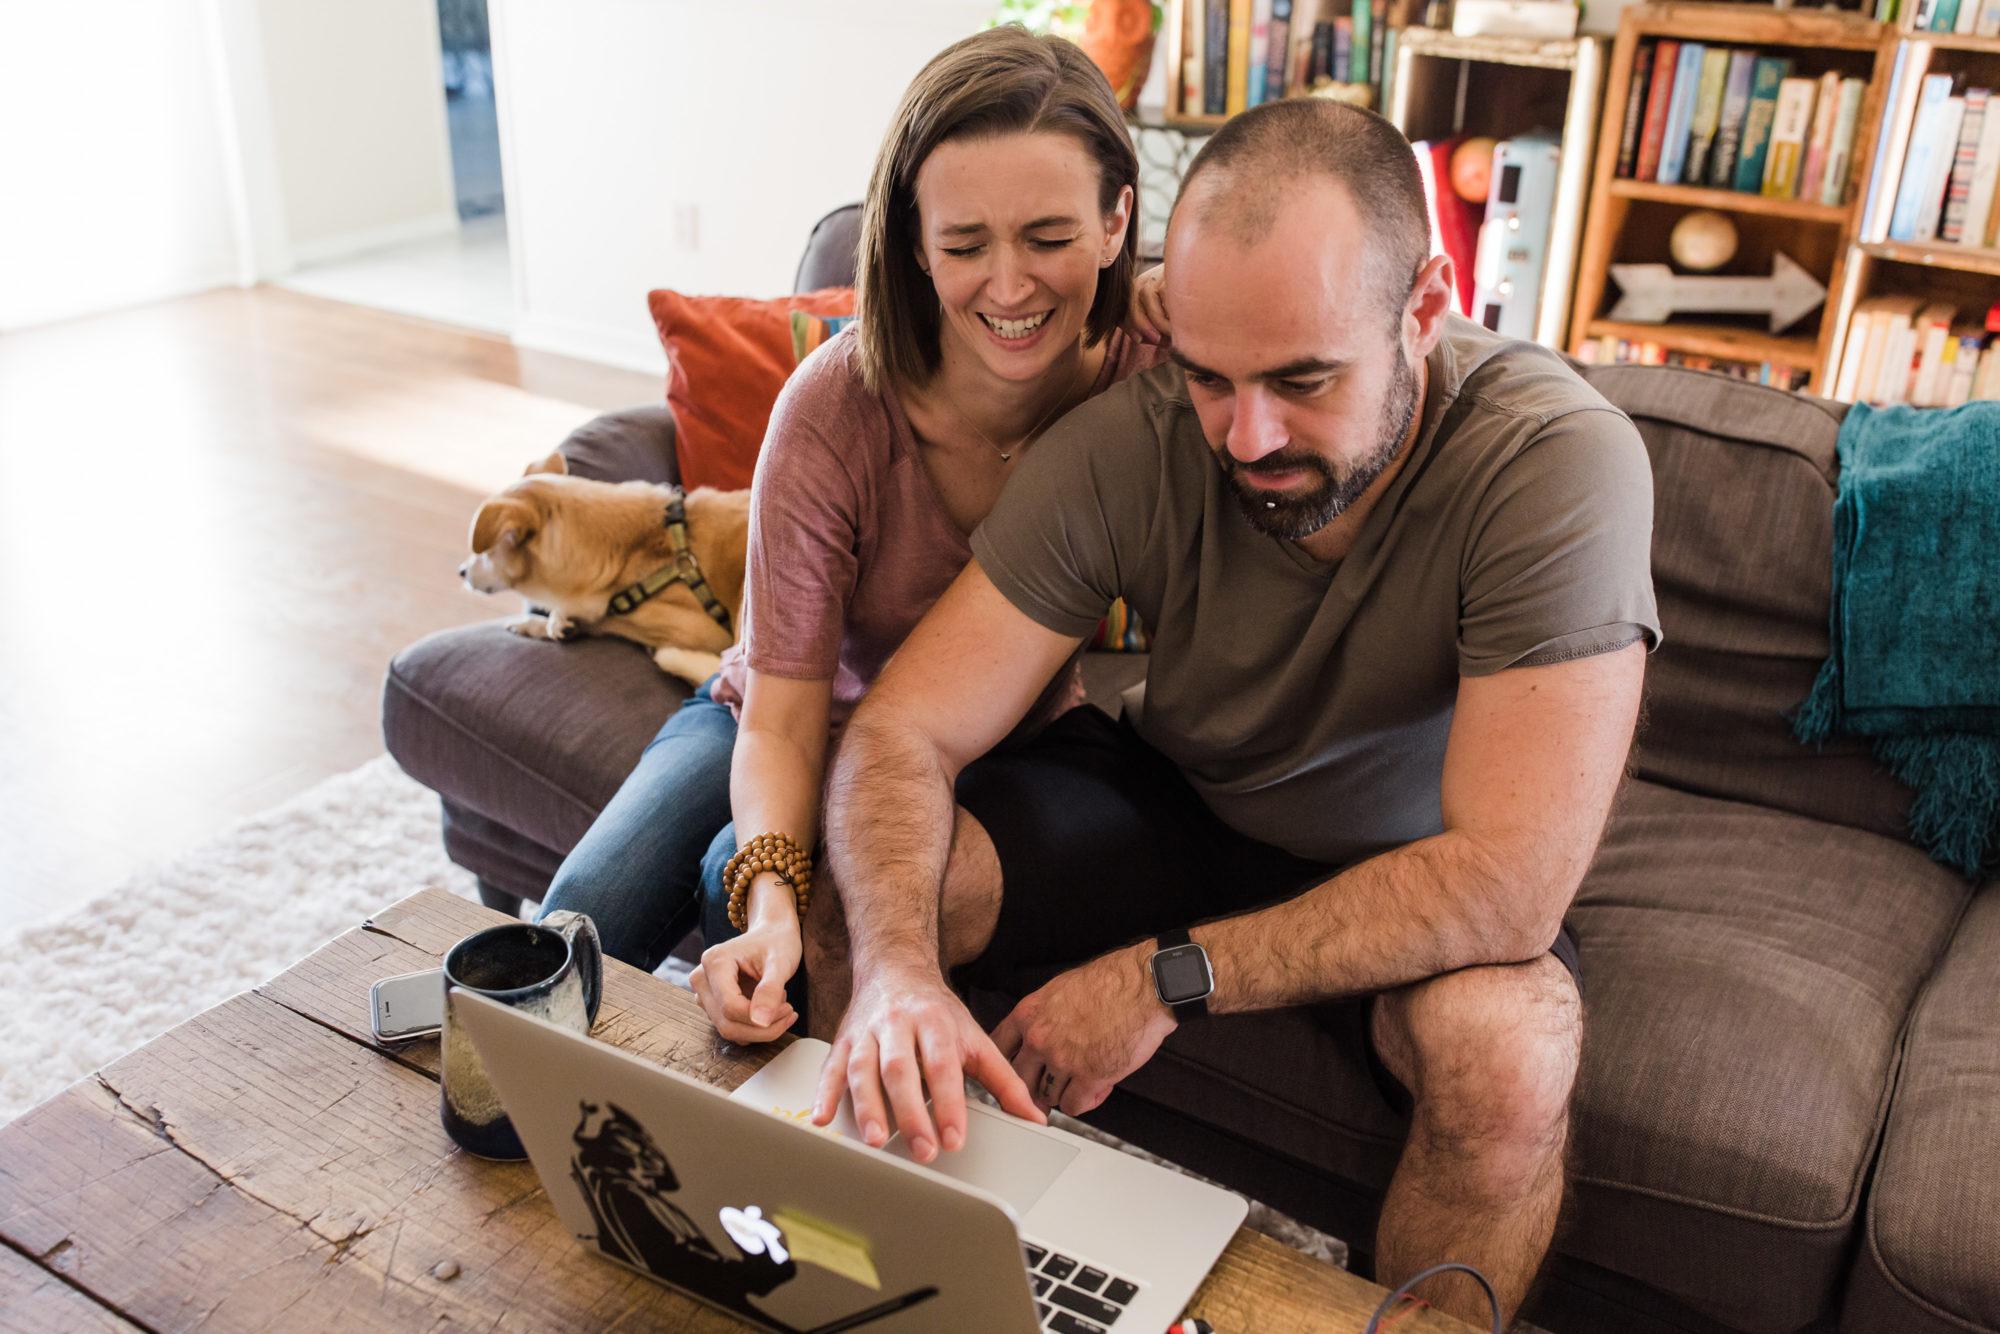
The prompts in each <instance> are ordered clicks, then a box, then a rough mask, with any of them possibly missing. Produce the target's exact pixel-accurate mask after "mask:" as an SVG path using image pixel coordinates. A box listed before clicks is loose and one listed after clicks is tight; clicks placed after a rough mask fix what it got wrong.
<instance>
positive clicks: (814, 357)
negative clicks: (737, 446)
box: [764, 327, 895, 459]
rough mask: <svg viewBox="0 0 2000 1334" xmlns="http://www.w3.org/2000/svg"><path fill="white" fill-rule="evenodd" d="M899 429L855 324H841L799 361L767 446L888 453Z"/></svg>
mask: <svg viewBox="0 0 2000 1334" xmlns="http://www.w3.org/2000/svg"><path fill="white" fill-rule="evenodd" d="M894 431H895V422H894V420H893V418H892V417H891V415H890V412H889V405H888V403H887V402H886V401H885V398H884V395H882V394H881V393H878V392H877V391H875V390H872V389H870V388H869V387H868V383H867V381H866V380H865V379H864V378H863V376H862V374H861V361H860V357H859V356H858V348H857V345H856V342H855V337H854V330H853V329H852V328H851V327H850V328H847V329H843V330H841V331H840V332H839V333H837V334H835V335H834V336H833V337H831V338H829V339H827V340H826V341H825V342H824V343H821V344H820V345H819V346H818V347H817V348H815V349H813V351H812V352H811V353H810V354H809V355H808V356H807V357H806V359H805V360H804V361H802V362H800V363H799V365H798V369H796V370H794V371H793V372H792V374H791V378H790V379H788V380H786V381H785V387H784V389H783V391H782V392H780V393H779V395H778V403H777V406H776V407H775V408H774V409H773V410H772V413H771V425H770V429H769V430H768V432H767V433H766V434H765V437H764V448H765V450H766V452H774V451H775V452H777V453H780V454H792V453H796V452H799V451H801V450H804V451H811V452H824V451H828V450H832V451H837V452H838V453H839V454H841V455H842V456H843V457H847V458H850V459H854V458H862V457H866V456H868V455H870V454H872V453H878V452H879V453H882V454H884V455H885V456H886V454H887V453H888V451H889V449H890V445H891V440H892V437H893V434H894Z"/></svg>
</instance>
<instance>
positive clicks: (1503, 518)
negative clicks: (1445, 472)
mask: <svg viewBox="0 0 2000 1334" xmlns="http://www.w3.org/2000/svg"><path fill="white" fill-rule="evenodd" d="M1652 544H1653V474H1652V466H1651V464H1650V462H1649V461H1648V458H1647V455H1646V446H1645V443H1644V442H1643V441H1642V440H1641V439H1640V438H1639V433H1638V431H1637V430H1636V429H1635V428H1634V427H1633V425H1632V423H1631V422H1630V421H1628V420H1626V418H1625V417H1624V416H1623V415H1622V414H1620V413H1617V412H1615V411H1611V410H1608V409H1598V408H1594V409H1586V410H1583V411H1578V412H1571V413H1567V414H1565V415H1564V416H1562V417H1559V418H1557V419H1556V420H1555V421H1553V422H1551V423H1550V424H1549V425H1548V426H1546V427H1544V428H1543V430H1542V431H1541V433H1540V434H1538V435H1537V436H1536V437H1535V439H1534V440H1533V441H1532V442H1530V444H1529V445H1528V446H1527V447H1526V448H1525V449H1523V450H1521V451H1520V452H1519V453H1518V454H1516V455H1515V456H1514V457H1513V458H1511V459H1510V460H1508V462H1507V465H1506V466H1505V467H1504V468H1502V469H1501V470H1500V472H1499V475H1498V476H1497V477H1495V478H1494V480H1493V482H1492V484H1491V485H1490V486H1489V487H1488V488H1487V490H1486V493H1485V495H1484V496H1483V497H1481V499H1480V501H1479V502H1478V506H1477V509H1476V510H1475V513H1474V516H1473V525H1472V532H1471V538H1470V540H1469V541H1468V543H1467V546H1466V555H1465V564H1464V567H1463V570H1462V573H1461V578H1460V584H1459V587H1460V590H1461V593H1460V608H1459V629H1458V661H1459V672H1460V673H1461V674H1462V675H1465V676H1485V675H1489V674H1491V673H1493V672H1498V671H1501V670H1503V669H1505V668H1508V667H1515V666H1529V665H1536V664H1543V663H1553V662H1566V661H1569V660H1572V659H1575V658H1585V657H1590V656H1592V655H1593V654H1598V653H1606V652H1609V651H1611V650H1613V649H1617V648H1623V647H1625V646H1626V645H1628V644H1632V643H1635V642H1637V641H1639V640H1641V639H1644V640H1645V641H1646V642H1647V644H1648V646H1649V648H1650V647H1657V646H1658V644H1659V641H1660V622H1659V613H1658V610H1657V609H1656V607H1655V605H1654V601H1653V574H1652Z"/></svg>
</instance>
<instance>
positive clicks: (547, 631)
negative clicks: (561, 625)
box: [507, 616, 558, 640]
mask: <svg viewBox="0 0 2000 1334" xmlns="http://www.w3.org/2000/svg"><path fill="white" fill-rule="evenodd" d="M507 628H508V629H509V630H511V631H513V632H514V633H515V634H517V635H519V636H521V638H523V639H550V640H553V639H556V638H558V636H557V635H555V634H554V633H552V630H551V627H550V625H549V619H548V617H546V616H523V617H522V618H521V619H520V620H518V621H509V622H507Z"/></svg>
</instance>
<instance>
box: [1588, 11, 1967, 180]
mask: <svg viewBox="0 0 2000 1334" xmlns="http://www.w3.org/2000/svg"><path fill="white" fill-rule="evenodd" d="M1995 2H1996V3H2000V0H1995ZM1652 74H1653V44H1652V43H1651V42H1641V43H1639V49H1638V50H1636V51H1634V52H1633V53H1632V79H1631V86H1630V87H1628V88H1627V89H1626V90H1625V128H1624V130H1623V131H1622V132H1621V133H1620V134H1619V136H1618V174H1619V175H1620V176H1621V177H1624V178H1626V179H1628V180H1629V179H1630V178H1631V175H1632V169H1633V168H1634V167H1636V166H1637V165H1638V163H1639V127H1640V125H1641V123H1642V122H1643V121H1644V120H1645V116H1646V88H1647V85H1648V84H1649V83H1650V81H1651V79H1652Z"/></svg>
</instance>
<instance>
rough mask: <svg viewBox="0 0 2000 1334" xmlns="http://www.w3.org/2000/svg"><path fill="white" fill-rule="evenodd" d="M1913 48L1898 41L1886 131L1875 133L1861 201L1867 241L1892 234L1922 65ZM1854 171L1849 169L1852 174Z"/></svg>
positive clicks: (1884, 111) (1885, 105)
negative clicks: (1891, 217)
mask: <svg viewBox="0 0 2000 1334" xmlns="http://www.w3.org/2000/svg"><path fill="white" fill-rule="evenodd" d="M1911 50H1912V47H1911V46H1910V45H1909V44H1907V43H1904V42H1898V43H1896V59H1895V62H1894V63H1893V64H1892V65H1891V66H1890V67H1889V93H1888V96H1887V97H1885V98H1883V99H1882V112H1881V116H1880V121H1881V125H1882V128H1883V131H1884V132H1883V133H1880V134H1877V135H1876V136H1875V153H1874V159H1873V161H1872V162H1871V164H1870V166H1869V170H1868V176H1867V180H1868V193H1867V194H1866V195H1865V196H1864V197H1863V200H1862V204H1861V232H1860V236H1861V239H1862V240H1866V241H1879V240H1881V239H1882V238H1883V237H1885V236H1887V235H1888V234H1889V215H1890V214H1891V213H1892V212H1893V211H1894V207H1895V202H1896V195H1897V192H1898V189H1899V187H1898V183H1897V181H1896V180H1894V179H1892V178H1893V177H1895V176H1896V175H1897V174H1898V173H1900V172H1901V170H1902V162H1903V157H1904V155H1905V154H1906V153H1908V152H1909V148H1910V124H1911V122H1912V121H1913V120H1915V119H1916V114H1915V113H1916V105H1917V83H1918V81H1917V70H1918V68H1919V67H1918V66H1917V65H1916V64H1915V63H1914V62H1913V61H1912V60H1911V59H1910V52H1911ZM1906 75H1907V76H1908V77H1905V76H1906ZM1853 170H1854V168H1852V167H1850V168H1849V172H1850V174H1851V173H1852V171H1853Z"/></svg>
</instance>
